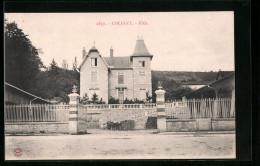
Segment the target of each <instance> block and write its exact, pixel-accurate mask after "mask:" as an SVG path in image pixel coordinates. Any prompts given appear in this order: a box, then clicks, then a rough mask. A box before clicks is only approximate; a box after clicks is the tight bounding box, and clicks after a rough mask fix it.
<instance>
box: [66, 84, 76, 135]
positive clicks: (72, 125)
mask: <svg viewBox="0 0 260 166" xmlns="http://www.w3.org/2000/svg"><path fill="white" fill-rule="evenodd" d="M72 92H73V93H71V94H69V95H68V96H69V98H70V103H69V106H70V109H69V133H70V134H77V133H78V105H79V94H77V93H76V92H77V90H76V86H73V90H72Z"/></svg>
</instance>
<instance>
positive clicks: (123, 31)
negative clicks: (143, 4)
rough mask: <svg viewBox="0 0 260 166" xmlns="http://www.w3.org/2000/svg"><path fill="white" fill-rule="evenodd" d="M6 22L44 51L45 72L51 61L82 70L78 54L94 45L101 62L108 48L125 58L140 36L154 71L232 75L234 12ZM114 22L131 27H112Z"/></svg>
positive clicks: (34, 17) (20, 16)
mask: <svg viewBox="0 0 260 166" xmlns="http://www.w3.org/2000/svg"><path fill="white" fill-rule="evenodd" d="M5 18H7V19H8V21H9V22H13V21H15V22H16V23H17V24H18V27H19V28H21V29H23V31H24V33H25V34H28V35H29V38H30V40H31V41H32V43H33V45H34V46H36V48H41V49H42V51H43V54H42V55H40V58H41V59H42V61H43V63H44V64H45V65H46V66H48V65H49V64H50V63H51V60H52V59H53V58H54V59H55V61H56V62H57V63H58V65H59V66H61V64H62V61H63V60H66V61H67V62H68V64H69V68H71V67H72V62H73V60H74V58H75V56H76V57H77V60H78V63H79V64H80V63H81V61H82V48H83V47H85V48H86V50H87V51H88V50H89V49H90V48H91V47H92V46H93V45H94V41H95V46H96V48H97V49H98V51H99V52H100V54H101V55H102V56H104V57H107V56H109V49H110V48H111V46H112V47H113V49H114V56H129V55H131V54H132V53H133V51H134V48H135V43H136V40H137V36H138V35H139V36H143V39H144V42H145V44H146V46H147V48H148V50H149V52H150V53H151V54H152V55H154V57H153V60H152V69H153V70H173V71H218V70H219V69H221V70H232V71H233V70H234V14H233V12H160V13H7V14H5ZM117 21H127V22H129V21H131V24H132V25H112V24H113V23H115V22H117ZM139 21H142V22H143V23H144V22H146V23H147V24H146V25H144V24H143V25H139ZM98 22H103V23H106V25H104V26H100V25H97V23H98Z"/></svg>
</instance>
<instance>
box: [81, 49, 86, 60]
mask: <svg viewBox="0 0 260 166" xmlns="http://www.w3.org/2000/svg"><path fill="white" fill-rule="evenodd" d="M85 56H86V50H85V47H83V50H82V59H84V58H85Z"/></svg>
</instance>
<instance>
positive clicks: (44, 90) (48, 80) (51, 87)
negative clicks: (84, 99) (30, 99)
mask: <svg viewBox="0 0 260 166" xmlns="http://www.w3.org/2000/svg"><path fill="white" fill-rule="evenodd" d="M79 78H80V76H79V73H78V72H77V71H72V70H65V69H62V68H59V67H58V66H57V63H56V62H55V60H54V59H53V61H52V62H51V64H50V66H49V67H48V70H47V71H41V72H40V73H39V74H38V75H37V77H36V80H35V81H34V83H33V88H32V92H33V93H34V94H36V95H38V96H41V97H43V98H46V99H52V98H54V97H60V98H61V101H60V102H64V103H68V102H69V97H68V95H69V94H70V93H71V92H72V86H73V85H76V86H77V87H79ZM78 89H79V88H78ZM78 93H79V92H78Z"/></svg>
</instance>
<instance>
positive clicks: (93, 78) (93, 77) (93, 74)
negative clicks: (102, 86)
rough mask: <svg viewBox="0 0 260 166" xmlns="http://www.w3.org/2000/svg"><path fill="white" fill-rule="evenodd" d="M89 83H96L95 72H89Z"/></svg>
mask: <svg viewBox="0 0 260 166" xmlns="http://www.w3.org/2000/svg"><path fill="white" fill-rule="evenodd" d="M91 83H97V71H92V72H91Z"/></svg>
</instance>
